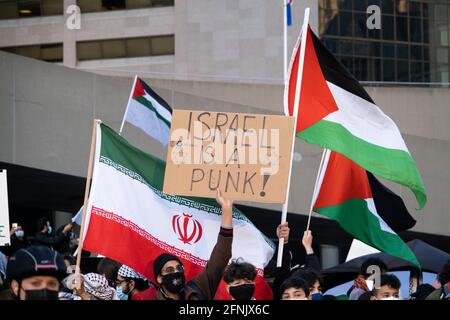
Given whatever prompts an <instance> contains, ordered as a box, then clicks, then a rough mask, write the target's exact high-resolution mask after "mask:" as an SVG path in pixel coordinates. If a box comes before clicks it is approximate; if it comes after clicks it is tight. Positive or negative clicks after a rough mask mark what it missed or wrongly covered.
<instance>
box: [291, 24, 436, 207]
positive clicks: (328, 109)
mask: <svg viewBox="0 0 450 320" xmlns="http://www.w3.org/2000/svg"><path fill="white" fill-rule="evenodd" d="M303 34H306V36H307V38H306V48H305V52H304V60H302V59H300V58H301V52H300V51H301V50H300V43H301V41H300V38H299V40H298V42H297V45H296V47H295V49H294V52H293V56H292V59H291V63H290V68H289V83H288V84H287V85H286V88H285V96H284V98H285V104H284V105H285V108H287V110H285V112H286V114H288V115H292V114H293V112H294V111H293V110H294V104H295V103H296V102H295V96H296V90H297V77H298V70H299V65H300V61H304V62H303V64H302V66H303V69H302V70H303V73H302V79H303V80H302V82H301V87H300V96H299V97H298V98H297V100H299V102H298V104H299V111H298V115H297V116H298V122H297V136H298V137H300V138H302V139H304V140H305V141H306V142H308V143H312V144H318V145H320V146H322V147H323V148H327V149H331V150H334V151H337V152H339V153H341V154H343V155H345V156H347V157H348V158H350V159H352V160H353V161H355V162H356V163H357V164H359V165H360V166H361V167H363V168H364V169H366V170H368V171H370V172H372V173H373V174H375V175H377V176H380V177H383V178H385V179H388V180H391V181H394V182H397V183H399V184H402V185H404V186H406V187H408V188H410V189H411V190H412V191H413V192H414V194H415V196H416V199H417V201H418V203H419V208H423V207H424V206H425V203H426V200H427V196H426V192H425V187H424V184H423V182H422V178H421V176H420V173H419V171H418V169H417V167H416V164H415V162H414V160H413V158H412V157H411V154H410V153H409V151H408V148H407V147H406V144H405V142H404V141H403V138H402V136H401V134H400V131H399V129H398V128H397V126H396V125H395V123H394V121H392V119H391V118H389V117H388V116H387V115H386V114H384V113H383V111H381V109H380V108H379V107H378V106H377V105H376V104H375V103H374V102H373V100H372V99H371V98H370V96H369V95H368V93H367V92H366V91H365V90H364V88H363V87H362V86H361V85H360V84H359V82H358V81H357V80H356V79H355V78H354V77H353V76H352V75H351V74H350V73H349V72H348V71H347V70H346V69H345V67H344V66H343V65H342V64H341V63H340V62H339V61H337V60H336V58H335V57H334V56H333V55H332V54H331V53H330V52H329V51H328V50H327V49H326V48H325V46H324V45H323V44H322V43H321V42H320V40H319V39H318V38H317V37H316V35H315V34H314V33H313V32H312V31H311V29H310V28H309V27H308V29H307V30H306V32H303ZM300 67H301V66H300Z"/></svg>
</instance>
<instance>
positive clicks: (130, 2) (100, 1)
mask: <svg viewBox="0 0 450 320" xmlns="http://www.w3.org/2000/svg"><path fill="white" fill-rule="evenodd" d="M77 4H78V6H79V7H80V10H81V13H87V12H101V11H111V10H127V9H140V8H155V7H170V6H173V5H174V0H78V1H77Z"/></svg>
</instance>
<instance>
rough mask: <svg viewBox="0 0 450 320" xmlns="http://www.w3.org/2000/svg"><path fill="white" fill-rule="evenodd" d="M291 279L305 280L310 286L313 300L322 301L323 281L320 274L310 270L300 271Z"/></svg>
mask: <svg viewBox="0 0 450 320" xmlns="http://www.w3.org/2000/svg"><path fill="white" fill-rule="evenodd" d="M291 277H294V278H300V279H303V280H304V281H305V282H306V284H307V285H308V288H309V291H310V293H311V300H322V285H321V282H322V279H321V278H320V275H319V273H317V272H316V271H314V270H310V269H298V270H296V271H295V272H294V273H293V274H292V276H291Z"/></svg>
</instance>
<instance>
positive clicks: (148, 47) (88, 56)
mask: <svg viewBox="0 0 450 320" xmlns="http://www.w3.org/2000/svg"><path fill="white" fill-rule="evenodd" d="M174 53H175V36H174V35H167V36H155V37H141V38H129V39H110V40H95V41H83V42H78V43H77V56H78V61H85V60H100V59H117V58H136V57H149V56H161V55H173V54H174Z"/></svg>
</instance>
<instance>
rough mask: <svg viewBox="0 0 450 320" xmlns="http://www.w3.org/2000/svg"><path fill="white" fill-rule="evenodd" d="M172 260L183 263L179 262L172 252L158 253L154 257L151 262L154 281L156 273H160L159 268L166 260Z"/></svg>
mask: <svg viewBox="0 0 450 320" xmlns="http://www.w3.org/2000/svg"><path fill="white" fill-rule="evenodd" d="M172 260H175V261H178V262H179V263H180V264H183V263H181V261H180V259H178V258H177V257H176V256H174V255H173V254H169V253H163V254H161V255H159V256H158V258H156V259H155V261H154V262H153V274H154V276H155V281H156V278H157V277H158V275H159V274H160V273H161V269H162V268H163V267H164V265H165V264H166V263H167V262H168V261H172ZM156 282H157V281H156Z"/></svg>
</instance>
